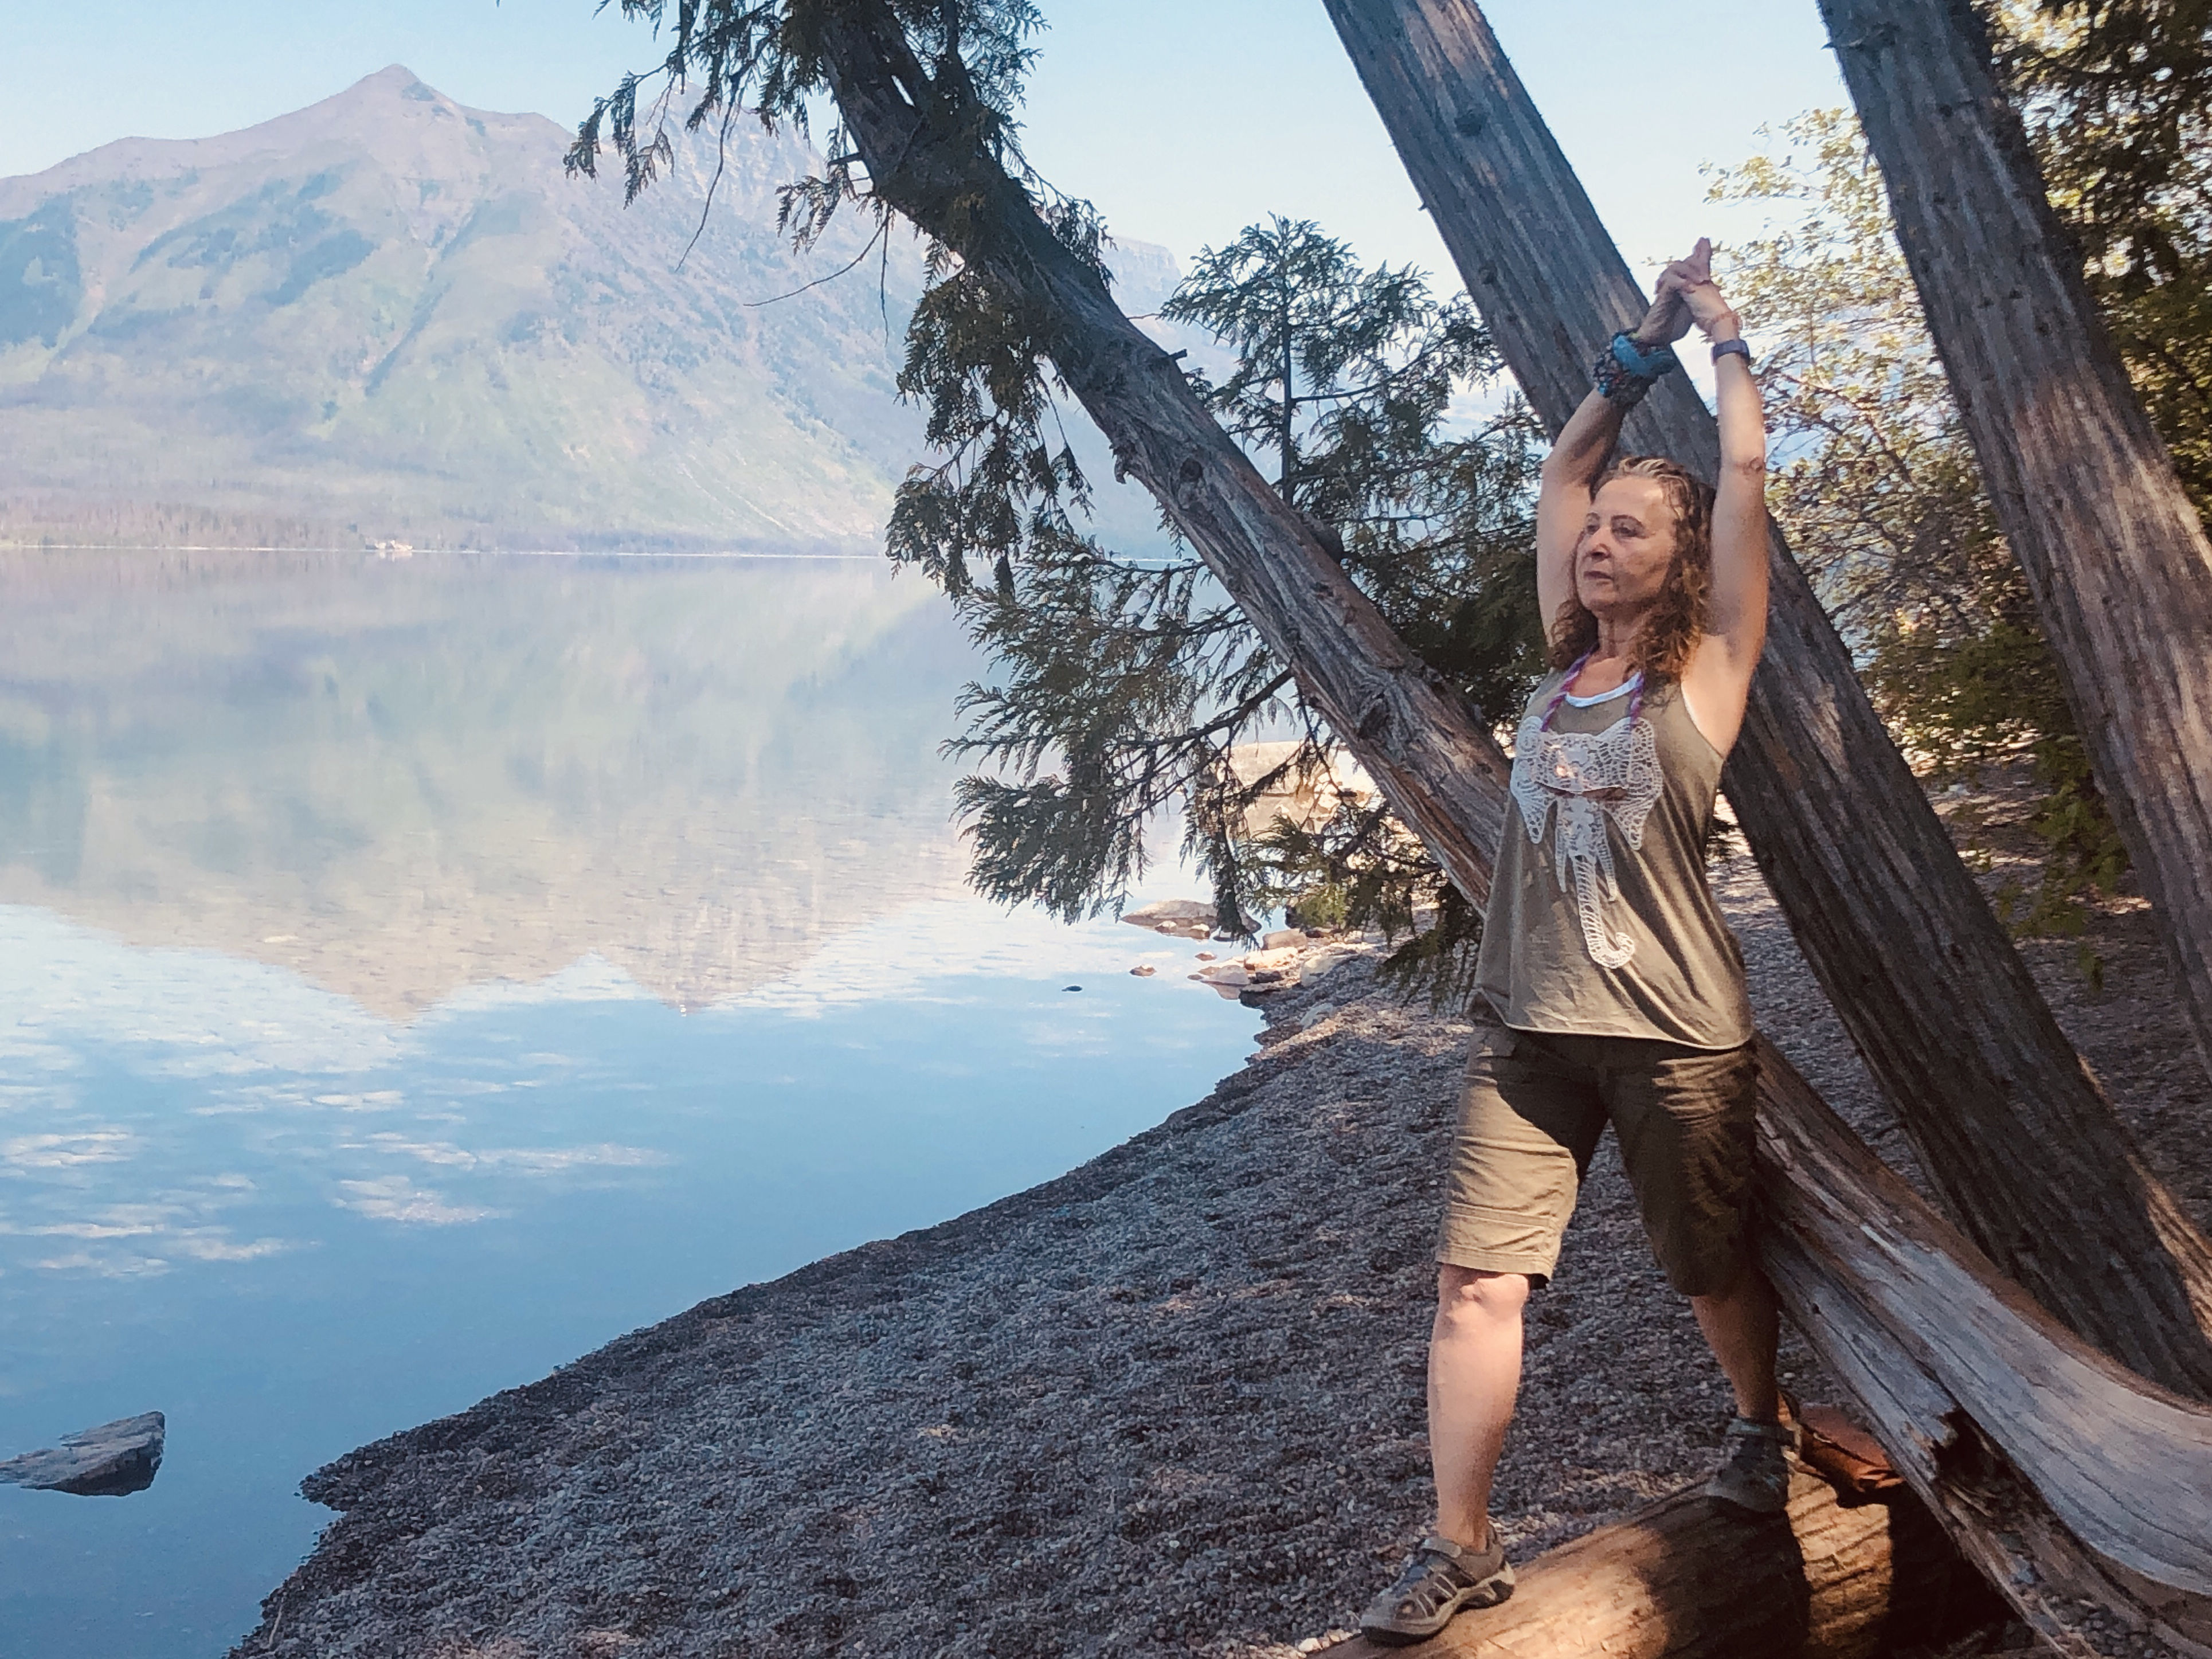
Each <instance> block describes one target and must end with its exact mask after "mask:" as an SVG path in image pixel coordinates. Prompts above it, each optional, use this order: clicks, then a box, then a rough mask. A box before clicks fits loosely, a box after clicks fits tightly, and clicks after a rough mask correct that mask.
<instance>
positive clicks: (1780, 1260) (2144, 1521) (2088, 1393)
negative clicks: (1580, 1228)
mask: <svg viewBox="0 0 2212 1659" xmlns="http://www.w3.org/2000/svg"><path fill="white" fill-rule="evenodd" d="M1759 1081H1760V1101H1759V1183H1758V1189H1759V1198H1760V1203H1761V1206H1762V1212H1763V1213H1762V1219H1763V1221H1764V1223H1765V1225H1763V1226H1762V1227H1761V1229H1760V1231H1759V1250H1760V1257H1761V1262H1762V1265H1763V1266H1764V1267H1765V1269H1766V1272H1767V1276H1768V1277H1769V1278H1770V1279H1772V1280H1773V1281H1774V1285H1775V1288H1776V1289H1777V1290H1778V1291H1779V1292H1780V1293H1781V1296H1782V1298H1783V1302H1784V1305H1785V1306H1786V1307H1787V1308H1788V1309H1789V1310H1790V1316H1791V1317H1792V1318H1793V1319H1795V1320H1796V1322H1797V1325H1798V1327H1799V1328H1801V1329H1802V1330H1803V1331H1804V1332H1805V1334H1806V1335H1807V1337H1808V1340H1811V1342H1812V1343H1813V1346H1814V1348H1815V1349H1816V1350H1817V1351H1818V1352H1820V1357H1821V1358H1822V1359H1823V1360H1824V1361H1826V1364H1827V1365H1828V1368H1829V1370H1831V1371H1832V1373H1833V1374H1834V1375H1835V1376H1837V1377H1838V1379H1839V1380H1841V1381H1842V1382H1843V1383H1844V1385H1845V1386H1846V1387H1847V1388H1849V1389H1850V1390H1851V1392H1852V1393H1853V1394H1854V1395H1856V1396H1857V1398H1858V1400H1859V1401H1860V1402H1861V1404H1862V1405H1863V1407H1865V1408H1866V1410H1867V1412H1868V1413H1869V1421H1870V1425H1871V1426H1872V1428H1873V1430H1874V1432H1875V1435H1876V1437H1879V1438H1880V1439H1881V1443H1882V1444H1883V1446H1884V1448H1885V1449H1887V1451H1888V1453H1889V1455H1890V1461H1891V1462H1893V1464H1894V1465H1895V1466H1896V1468H1897V1469H1898V1472H1899V1474H1902V1475H1903V1476H1904V1477H1905V1482H1906V1484H1907V1485H1908V1486H1911V1488H1912V1489H1913V1491H1914V1492H1916V1493H1917V1495H1918V1496H1919V1498H1920V1499H1921V1501H1922V1502H1923V1504H1926V1505H1927V1506H1928V1507H1929V1510H1932V1511H1933V1512H1934V1513H1935V1514H1936V1516H1938V1517H1939V1518H1941V1519H1942V1522H1943V1523H1944V1526H1945V1528H1946V1529H1947V1530H1948V1531H1949V1533H1950V1534H1951V1535H1952V1537H1953V1539H1954V1541H1956V1542H1957V1543H1958V1545H1959V1546H1960V1550H1961V1552H1962V1553H1964V1554H1965V1555H1966V1558H1967V1559H1969V1560H1971V1561H1972V1562H1973V1563H1974V1564H1975V1565H1977V1566H1978V1567H1979V1568H1980V1569H1981V1570H1982V1571H1983V1573H1984V1576H1985V1577H1987V1578H1988V1579H1989V1580H1990V1583H1992V1584H1994V1585H1995V1586H1996V1588H1997V1589H1998V1590H1999V1591H2000V1592H2001V1593H2002V1595H2004V1596H2005V1599H2006V1600H2007V1601H2010V1602H2011V1603H2012V1605H2013V1607H2014V1608H2015V1611H2017V1612H2018V1613H2020V1614H2021V1617H2022V1618H2024V1619H2026V1620H2027V1621H2028V1622H2029V1623H2030V1624H2031V1625H2033V1626H2035V1627H2036V1629H2037V1630H2038V1631H2039V1632H2041V1633H2042V1634H2043V1635H2044V1636H2045V1637H2046V1638H2048V1639H2049V1640H2050V1641H2051V1643H2052V1644H2054V1645H2056V1646H2057V1647H2058V1648H2059V1649H2060V1650H2061V1651H2064V1652H2081V1653H2084V1654H2087V1652H2088V1651H2090V1650H2088V1649H2087V1648H2086V1647H2084V1646H2082V1645H2081V1643H2080V1640H2079V1638H2078V1637H2076V1636H2075V1634H2074V1627H2075V1623H2076V1620H2077V1617H2078V1614H2077V1609H2076V1607H2075V1606H2073V1605H2069V1603H2078V1602H2081V1601H2088V1602H2091V1603H2093V1604H2094V1605H2097V1606H2100V1607H2106V1608H2107V1609H2109V1610H2111V1611H2112V1612H2114V1613H2118V1615H2119V1616H2120V1617H2121V1618H2122V1619H2123V1620H2125V1621H2126V1622H2127V1623H2129V1624H2130V1626H2134V1627H2136V1628H2141V1627H2142V1626H2146V1625H2150V1626H2156V1627H2158V1628H2159V1630H2160V1633H2161V1634H2162V1635H2163V1636H2165V1637H2166V1639H2167V1640H2169V1641H2170V1642H2172V1643H2174V1644H2177V1645H2179V1646H2180V1647H2182V1648H2183V1649H2184V1650H2186V1651H2191V1652H2197V1653H2201V1654H2212V1409H2208V1408H2207V1407H2204V1406H2203V1405H2202V1404H2199V1403H2197V1402H2196V1401H2186V1400H2184V1399H2182V1398H2180V1397H2179V1395H2171V1394H2168V1393H2166V1392H2165V1391H2164V1390H2163V1389H2158V1388H2156V1387H2154V1386H2153V1385H2151V1384H2149V1383H2145V1382H2144V1381H2143V1380H2142V1378H2141V1377H2139V1376H2135V1375H2134V1374H2133V1373H2131V1372H2130V1371H2127V1370H2123V1369H2122V1368H2121V1367H2119V1366H2118V1365H2116V1364H2113V1363H2112V1360H2111V1359H2109V1358H2106V1356H2104V1355H2102V1354H2100V1353H2099V1352H2097V1351H2096V1350H2094V1349H2093V1348H2091V1347H2090V1346H2088V1345H2087V1344H2086V1343H2084V1342H2083V1341H2082V1340H2081V1339H2080V1338H2079V1337H2077V1336H2075V1335H2074V1334H2072V1333H2071V1332H2069V1331H2068V1330H2067V1329H2066V1328H2064V1327H2063V1326H2061V1325H2060V1324H2059V1323H2058V1322H2057V1321H2056V1320H2054V1319H2052V1318H2051V1316H2050V1315H2049V1314H2047V1313H2045V1311H2044V1310H2042V1309H2040V1308H2039V1307H2038V1306H2036V1305H2035V1304H2034V1303H2033V1302H2032V1301H2031V1300H2029V1299H2028V1297H2027V1296H2026V1295H2025V1294H2023V1293H2022V1292H2021V1290H2020V1288H2019V1287H2018V1286H2017V1285H2013V1284H2011V1283H2009V1282H2008V1281H2007V1280H2006V1279H2004V1278H2003V1277H2002V1275H2001V1274H2000V1273H1998V1272H1997V1270H1996V1267H1995V1266H1994V1264H1992V1263H1991V1262H1990V1261H1989V1260H1988V1258H1987V1257H1986V1256H1984V1255H1983V1254H1982V1253H1981V1252H1980V1251H1978V1250H1977V1249H1974V1247H1973V1246H1972V1244H1971V1243H1968V1242H1967V1241H1966V1239H1965V1238H1964V1237H1960V1234H1959V1232H1958V1231H1957V1230H1956V1229H1955V1228H1954V1227H1952V1226H1951V1225H1949V1224H1948V1222H1946V1221H1944V1220H1943V1219H1942V1218H1941V1217H1940V1216H1938V1215H1936V1212H1934V1211H1933V1210H1931V1209H1929V1207H1928V1206H1927V1205H1925V1204H1923V1202H1922V1201H1921V1200H1920V1199H1919V1198H1918V1196H1917V1194H1914V1193H1913V1192H1912V1190H1911V1188H1908V1187H1906V1186H1905V1183H1904V1182H1902V1181H1900V1180H1899V1179H1898V1177H1897V1176H1895V1175H1893V1174H1892V1173H1891V1172H1890V1171H1889V1170H1887V1169H1885V1168H1884V1167H1883V1166H1882V1164H1881V1162H1880V1160H1878V1159H1877V1158H1875V1156H1874V1155H1873V1154H1872V1153H1871V1152H1869V1151H1868V1150H1867V1148H1866V1146H1865V1144H1864V1143H1863V1142H1862V1141H1861V1140H1860V1139H1858V1137H1857V1136H1856V1135H1855V1134H1853V1133H1851V1131H1850V1128H1849V1127H1847V1126H1846V1125H1845V1124H1844V1122H1843V1121H1841V1120H1840V1119H1838V1117H1836V1115H1834V1114H1833V1113H1832V1112H1831V1111H1829V1110H1828V1109H1827V1108H1826V1106H1825V1105H1823V1104H1822V1103H1821V1102H1820V1097H1818V1096H1817V1095H1815V1094H1814V1092H1813V1090H1812V1088H1811V1086H1810V1085H1808V1084H1807V1083H1806V1082H1805V1080H1804V1079H1802V1078H1801V1077H1800V1076H1798V1075H1797V1073H1796V1071H1795V1070H1794V1069H1792V1068H1791V1066H1790V1063H1789V1062H1788V1061H1787V1060H1784V1059H1783V1057H1782V1056H1781V1055H1780V1054H1776V1053H1774V1052H1772V1051H1771V1048H1767V1049H1763V1050H1762V1052H1761V1054H1760V1079H1759Z"/></svg>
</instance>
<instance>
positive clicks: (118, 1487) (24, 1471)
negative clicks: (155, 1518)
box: [0, 1412, 168, 1498]
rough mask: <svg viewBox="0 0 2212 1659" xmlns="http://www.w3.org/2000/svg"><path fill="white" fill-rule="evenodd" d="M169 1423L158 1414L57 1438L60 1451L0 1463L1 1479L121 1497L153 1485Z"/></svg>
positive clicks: (45, 1488)
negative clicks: (59, 1439)
mask: <svg viewBox="0 0 2212 1659" xmlns="http://www.w3.org/2000/svg"><path fill="white" fill-rule="evenodd" d="M167 1433H168V1424H167V1420H166V1419H164V1418H163V1417H162V1415H161V1413H159V1412H143V1413H140V1414H139V1415H138V1416H137V1417H118V1419H115V1421H114V1422H112V1423H102V1424H101V1425H100V1426H99V1427H98V1428H94V1429H85V1430H82V1431H79V1432H78V1433H76V1434H65V1435H64V1436H63V1437H62V1443H61V1444H60V1446H59V1447H57V1448H52V1449H47V1450H44V1451H33V1452H25V1453H24V1454H23V1455H21V1457H11V1458H9V1459H8V1460H6V1461H5V1462H0V1481H13V1482H14V1483H15V1485H17V1486H28V1487H30V1488H32V1489H33V1491H36V1492H73V1493H75V1494H76V1496H77V1497H79V1498H121V1497H124V1496H125V1495H127V1494H128V1493H131V1492H143V1491H145V1490H146V1488H147V1487H149V1486H152V1485H153V1484H154V1475H155V1471H156V1470H158V1469H159V1468H161V1447H162V1444H163V1443H164V1441H165V1440H166V1438H167Z"/></svg>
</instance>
